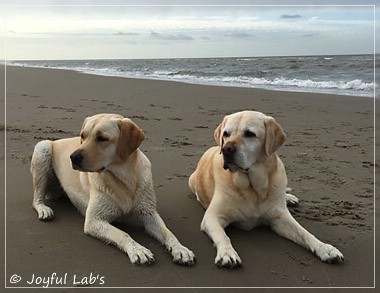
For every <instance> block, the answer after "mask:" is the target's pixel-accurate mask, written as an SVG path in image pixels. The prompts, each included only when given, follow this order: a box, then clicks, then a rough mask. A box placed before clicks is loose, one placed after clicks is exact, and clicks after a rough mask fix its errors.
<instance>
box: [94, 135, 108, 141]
mask: <svg viewBox="0 0 380 293" xmlns="http://www.w3.org/2000/svg"><path fill="white" fill-rule="evenodd" d="M96 141H108V138H107V137H104V136H101V135H99V136H97V137H96Z"/></svg>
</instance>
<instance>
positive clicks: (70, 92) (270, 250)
mask: <svg viewBox="0 0 380 293" xmlns="http://www.w3.org/2000/svg"><path fill="white" fill-rule="evenodd" d="M0 69H1V72H0V77H1V80H3V79H4V76H3V75H4V70H3V69H4V67H0ZM2 86H4V85H1V87H0V90H1V92H2V93H3V92H4V90H3V88H2ZM6 92H7V97H6V98H7V99H6V102H7V103H6V115H7V117H6V118H7V120H6V122H7V141H6V143H7V152H6V156H7V158H6V159H7V164H6V178H7V181H6V187H7V189H6V263H5V264H6V275H5V277H6V281H7V283H6V285H7V286H10V287H11V286H12V287H13V286H15V287H19V286H23V287H30V286H41V284H40V285H35V284H29V283H30V282H32V278H33V275H34V277H35V278H36V277H37V276H41V277H48V276H52V274H53V273H56V275H57V276H59V277H62V278H64V277H66V279H65V280H66V284H65V285H66V286H69V287H71V286H79V285H78V284H77V283H76V282H77V281H78V280H80V279H83V278H90V276H91V277H94V276H97V277H98V279H97V281H96V282H95V283H94V284H93V286H98V285H99V280H100V278H101V277H104V278H103V280H104V284H103V285H102V286H107V287H372V286H373V284H374V164H375V162H374V158H373V146H374V129H373V120H374V115H373V99H371V98H367V97H352V96H338V95H327V94H314V93H299V92H281V91H267V90H260V89H248V88H232V87H216V86H203V85H192V84H186V83H177V82H168V81H158V80H139V79H127V78H117V77H104V76H95V75H87V74H81V73H77V72H72V71H65V70H52V69H34V68H22V67H10V66H8V67H7V83H6ZM247 109H248V110H257V111H261V112H264V113H266V114H269V115H272V116H273V117H275V118H276V120H277V121H278V122H279V123H280V124H281V125H282V127H283V128H284V130H285V132H286V134H287V140H286V142H285V144H284V146H283V147H282V148H281V149H280V150H279V156H280V157H281V159H282V160H283V162H284V164H285V167H286V170H287V175H288V182H289V186H290V187H292V188H293V189H294V191H293V193H294V194H295V195H296V196H298V197H299V198H300V204H299V206H297V207H293V208H290V211H291V213H292V214H293V215H294V217H295V218H296V219H297V220H298V221H299V222H300V223H301V224H302V225H303V226H304V227H305V228H307V229H308V230H309V231H311V232H312V233H313V234H314V235H316V236H317V237H318V238H319V239H321V240H322V241H324V242H327V243H331V244H332V245H334V246H336V247H337V248H338V249H339V250H340V251H341V252H342V253H343V254H344V256H345V258H346V261H345V263H344V264H341V265H329V264H325V263H322V262H321V261H320V260H319V259H318V258H317V257H316V256H314V255H313V254H312V253H311V252H309V251H307V250H306V249H304V248H302V247H300V246H298V245H296V244H294V243H292V242H290V241H288V240H286V239H283V238H281V237H279V236H277V235H275V234H274V233H273V232H272V231H271V230H270V229H269V228H266V227H262V228H257V229H255V230H253V231H250V232H246V231H242V230H238V229H236V228H233V227H229V228H227V234H228V235H229V237H230V238H231V241H232V243H233V245H234V247H235V249H236V250H237V252H238V253H239V255H240V257H241V258H242V261H243V266H242V267H241V268H239V269H235V270H228V269H219V268H217V267H216V266H215V265H214V258H215V255H216V250H215V248H214V247H213V246H212V243H211V241H210V240H209V238H208V237H207V235H205V234H204V233H202V232H201V231H200V223H201V220H202V217H203V213H204V210H203V209H202V207H201V206H200V204H198V202H197V201H196V198H195V196H194V195H193V194H192V193H191V191H190V189H189V187H188V184H187V180H188V177H189V176H190V174H191V173H192V172H193V170H194V169H195V166H196V164H197V162H198V160H199V158H200V156H201V155H202V154H203V152H204V151H205V150H207V149H208V148H209V147H210V146H214V145H215V144H216V142H215V141H214V137H213V133H214V129H215V128H216V127H217V125H218V124H219V123H220V122H221V121H222V119H223V117H224V115H226V114H230V113H233V112H236V111H240V110H247ZM102 112H108V113H118V114H122V115H124V116H126V117H129V118H131V119H132V120H134V121H135V122H136V123H137V124H138V125H139V126H140V127H141V128H142V129H143V130H144V131H145V135H146V140H145V141H144V142H143V143H142V145H141V147H140V149H141V150H142V151H143V152H144V153H145V154H146V155H147V156H148V158H149V159H150V161H151V163H152V168H153V169H152V172H153V179H154V182H155V191H156V195H157V201H158V211H159V213H160V214H161V216H162V218H163V219H164V221H165V222H166V224H167V226H168V227H169V229H171V230H172V231H173V232H174V234H175V235H176V236H177V237H178V238H179V240H180V241H181V242H182V243H183V244H184V245H186V246H188V247H189V248H190V249H192V250H193V251H194V253H195V254H196V257H197V263H196V265H195V266H194V267H190V268H189V267H181V266H177V265H175V264H173V263H172V261H171V256H170V255H169V254H168V253H167V252H166V251H165V248H164V247H162V246H161V245H160V244H159V243H157V242H156V241H155V240H154V239H152V238H151V237H149V236H148V235H146V234H145V233H144V231H143V229H142V228H141V227H135V226H132V225H131V224H130V223H127V222H126V223H122V224H118V225H117V226H118V227H119V228H121V229H123V230H125V231H126V232H128V233H129V234H130V235H131V236H132V237H133V238H134V239H135V240H136V241H138V242H139V243H141V244H142V245H144V246H146V247H147V248H149V249H150V250H151V251H152V252H153V253H154V254H155V257H156V263H155V264H153V265H152V266H149V267H139V266H135V265H132V264H131V263H130V261H129V259H128V257H127V256H126V255H124V254H123V253H122V252H121V251H119V250H118V249H117V248H115V247H113V246H107V245H105V244H104V243H102V242H101V241H99V240H97V239H94V238H92V237H89V236H86V235H85V234H84V233H83V223H84V218H83V217H82V216H81V215H80V214H79V213H78V212H77V211H76V210H75V208H74V207H73V206H72V205H71V203H70V202H69V201H68V200H60V201H57V202H51V204H50V205H51V206H52V207H53V209H54V211H55V215H56V218H55V219H54V220H53V221H51V222H41V221H39V220H38V219H37V215H36V213H35V211H34V210H33V209H32V207H31V204H32V178H31V174H30V172H29V166H30V158H31V155H32V152H33V147H34V145H35V144H36V143H37V142H38V141H40V140H43V139H59V138H65V137H71V136H76V135H78V133H79V130H80V127H81V125H82V122H83V119H84V118H85V117H86V116H90V115H93V114H96V113H102ZM1 113H2V114H1V115H3V111H1ZM1 118H2V121H3V120H4V119H3V116H2V117H1ZM1 131H2V132H1V133H2V134H3V131H4V127H3V126H2V127H1ZM379 135H380V134H379ZM1 144H2V145H1V147H2V148H3V147H4V142H3V140H2V141H1ZM0 160H1V164H2V165H4V161H5V158H4V152H2V154H1V155H0ZM377 164H378V163H377ZM1 170H2V171H1V180H4V179H3V178H4V173H3V172H4V170H3V169H1ZM377 174H378V173H377ZM2 182H3V181H2ZM2 182H1V183H2ZM376 211H377V212H378V211H379V209H378V208H376ZM2 229H4V227H3V226H2ZM2 235H4V233H2ZM14 274H17V275H18V276H20V277H21V280H20V281H19V282H18V283H14V284H12V283H11V282H10V281H9V280H10V278H11V276H13V275H14ZM28 282H29V283H28ZM53 286H54V284H53ZM56 286H57V285H56ZM58 286H62V285H58Z"/></svg>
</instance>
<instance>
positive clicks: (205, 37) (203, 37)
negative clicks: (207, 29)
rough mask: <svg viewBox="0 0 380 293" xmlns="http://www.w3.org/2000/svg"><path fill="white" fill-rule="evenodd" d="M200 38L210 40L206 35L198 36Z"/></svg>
mask: <svg viewBox="0 0 380 293" xmlns="http://www.w3.org/2000/svg"><path fill="white" fill-rule="evenodd" d="M200 39H201V40H210V38H209V37H207V36H200Z"/></svg>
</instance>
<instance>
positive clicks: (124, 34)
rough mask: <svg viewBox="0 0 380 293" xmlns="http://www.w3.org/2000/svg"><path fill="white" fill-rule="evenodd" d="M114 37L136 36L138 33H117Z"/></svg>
mask: <svg viewBox="0 0 380 293" xmlns="http://www.w3.org/2000/svg"><path fill="white" fill-rule="evenodd" d="M114 35H117V36H138V35H139V34H138V33H129V32H126V33H125V32H117V33H114Z"/></svg>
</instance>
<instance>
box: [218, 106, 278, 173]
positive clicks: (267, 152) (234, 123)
mask: <svg viewBox="0 0 380 293" xmlns="http://www.w3.org/2000/svg"><path fill="white" fill-rule="evenodd" d="M214 136H215V140H216V142H217V143H218V145H219V146H220V152H221V153H222V154H223V159H224V165H223V168H224V169H229V170H230V171H231V172H236V171H243V172H248V171H249V170H250V169H251V168H252V167H253V165H254V164H255V163H257V162H260V161H263V160H264V159H265V158H266V157H269V156H271V155H272V154H274V153H275V152H276V151H277V150H278V149H279V148H280V146H281V145H282V144H283V143H284V141H285V133H284V131H283V129H282V127H281V126H280V124H278V123H277V122H276V121H275V120H274V119H273V118H272V117H270V116H266V115H265V114H263V113H260V112H255V111H243V112H237V113H234V114H231V115H228V116H225V117H224V119H223V122H222V123H221V124H220V125H219V126H218V127H217V128H216V130H215V133H214Z"/></svg>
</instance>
